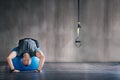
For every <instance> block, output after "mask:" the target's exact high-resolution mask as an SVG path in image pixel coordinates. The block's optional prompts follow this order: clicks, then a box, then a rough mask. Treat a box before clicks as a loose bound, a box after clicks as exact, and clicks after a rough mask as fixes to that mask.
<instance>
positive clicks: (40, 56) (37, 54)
mask: <svg viewBox="0 0 120 80" xmlns="http://www.w3.org/2000/svg"><path fill="white" fill-rule="evenodd" d="M36 57H38V58H39V59H40V61H39V67H38V70H37V71H36V72H40V71H41V70H42V67H43V65H44V62H45V56H44V54H43V52H42V51H37V52H36Z"/></svg>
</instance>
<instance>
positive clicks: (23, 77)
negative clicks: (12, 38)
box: [0, 62, 120, 80]
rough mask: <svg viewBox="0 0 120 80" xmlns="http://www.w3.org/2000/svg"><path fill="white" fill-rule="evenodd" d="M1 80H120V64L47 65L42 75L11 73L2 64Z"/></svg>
mask: <svg viewBox="0 0 120 80" xmlns="http://www.w3.org/2000/svg"><path fill="white" fill-rule="evenodd" d="M0 80H120V63H47V62H46V63H45V65H44V68H43V71H42V72H40V73H34V72H32V71H31V72H20V73H10V72H9V68H8V65H7V64H6V63H4V62H0Z"/></svg>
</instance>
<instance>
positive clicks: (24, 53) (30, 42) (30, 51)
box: [7, 38, 45, 72]
mask: <svg viewBox="0 0 120 80" xmlns="http://www.w3.org/2000/svg"><path fill="white" fill-rule="evenodd" d="M33 56H36V57H38V58H39V59H40V61H39V66H38V69H37V70H35V72H40V71H41V70H42V67H43V65H44V62H45V56H44V54H43V53H42V51H41V50H40V48H39V44H38V41H37V40H35V39H32V38H24V39H21V40H19V43H18V46H17V47H16V48H14V49H13V50H12V52H11V53H10V54H9V56H8V57H7V62H8V65H9V66H10V69H11V72H20V70H17V69H15V67H14V65H13V61H12V59H14V58H15V57H21V62H22V63H23V64H24V65H25V66H29V65H30V64H31V57H33Z"/></svg>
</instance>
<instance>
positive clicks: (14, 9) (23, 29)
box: [0, 0, 120, 62]
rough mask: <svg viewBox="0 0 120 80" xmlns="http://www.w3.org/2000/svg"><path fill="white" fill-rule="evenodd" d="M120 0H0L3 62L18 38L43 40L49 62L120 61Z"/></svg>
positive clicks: (0, 43)
mask: <svg viewBox="0 0 120 80" xmlns="http://www.w3.org/2000/svg"><path fill="white" fill-rule="evenodd" d="M119 4H120V0H80V21H81V26H82V29H81V32H80V39H81V41H82V46H81V47H80V48H77V47H76V46H75V45H74V40H75V38H76V28H77V0H0V61H6V57H7V56H8V54H9V53H10V51H11V49H12V48H13V47H15V46H17V43H18V40H19V39H21V38H25V37H32V38H35V39H37V40H39V42H40V46H41V49H42V50H43V52H44V54H45V56H46V61H47V62H111V61H120V58H119V57H120V49H119V48H120V42H119V41H120V36H119V35H120V34H119V33H120V27H119V26H120V23H119V21H120V6H119Z"/></svg>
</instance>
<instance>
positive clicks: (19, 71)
mask: <svg viewBox="0 0 120 80" xmlns="http://www.w3.org/2000/svg"><path fill="white" fill-rule="evenodd" d="M11 72H20V71H19V70H16V69H15V70H12V71H11Z"/></svg>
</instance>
